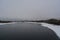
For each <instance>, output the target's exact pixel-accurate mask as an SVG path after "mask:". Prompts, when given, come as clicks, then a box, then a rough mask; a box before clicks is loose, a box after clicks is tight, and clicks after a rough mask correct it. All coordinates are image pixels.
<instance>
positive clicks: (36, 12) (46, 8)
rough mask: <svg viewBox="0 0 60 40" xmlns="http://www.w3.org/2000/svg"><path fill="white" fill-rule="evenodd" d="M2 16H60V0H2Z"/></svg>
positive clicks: (29, 17)
mask: <svg viewBox="0 0 60 40" xmlns="http://www.w3.org/2000/svg"><path fill="white" fill-rule="evenodd" d="M0 17H5V18H7V17H8V18H20V19H46V18H59V17H60V0H0Z"/></svg>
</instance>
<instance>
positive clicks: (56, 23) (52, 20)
mask: <svg viewBox="0 0 60 40" xmlns="http://www.w3.org/2000/svg"><path fill="white" fill-rule="evenodd" d="M31 22H45V23H49V24H55V25H60V20H57V19H48V20H37V21H36V20H35V21H31Z"/></svg>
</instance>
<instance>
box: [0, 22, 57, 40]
mask: <svg viewBox="0 0 60 40" xmlns="http://www.w3.org/2000/svg"><path fill="white" fill-rule="evenodd" d="M0 40H58V37H57V35H56V34H55V32H54V31H53V30H51V29H49V28H47V27H44V26H41V25H39V24H31V23H24V22H17V23H13V24H6V25H0Z"/></svg>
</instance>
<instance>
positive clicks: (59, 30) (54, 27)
mask: <svg viewBox="0 0 60 40" xmlns="http://www.w3.org/2000/svg"><path fill="white" fill-rule="evenodd" d="M40 24H41V25H42V26H44V27H48V28H50V29H52V30H53V31H54V32H55V33H56V34H57V36H58V37H59V38H60V25H52V24H48V23H40Z"/></svg>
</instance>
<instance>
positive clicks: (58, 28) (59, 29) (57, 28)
mask: <svg viewBox="0 0 60 40" xmlns="http://www.w3.org/2000/svg"><path fill="white" fill-rule="evenodd" d="M15 23H16V22H12V23H0V25H5V24H15ZM27 23H33V24H41V25H42V26H44V27H48V28H50V29H52V30H53V31H54V32H55V33H56V34H57V35H58V37H59V38H60V25H52V24H48V23H36V22H27Z"/></svg>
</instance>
